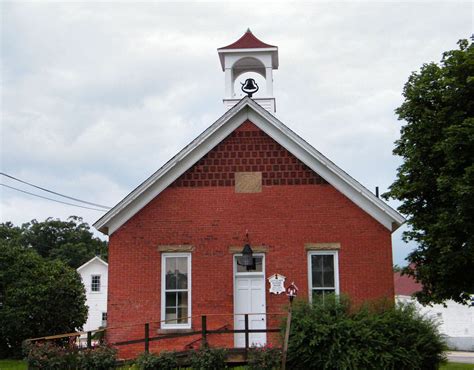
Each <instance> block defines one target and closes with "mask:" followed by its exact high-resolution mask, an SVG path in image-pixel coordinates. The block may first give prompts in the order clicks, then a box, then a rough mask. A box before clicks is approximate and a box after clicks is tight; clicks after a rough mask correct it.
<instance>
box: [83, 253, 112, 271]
mask: <svg viewBox="0 0 474 370" xmlns="http://www.w3.org/2000/svg"><path fill="white" fill-rule="evenodd" d="M94 261H99V262H101V263H102V264H104V265H105V266H106V267H109V264H108V263H107V262H105V261H104V260H103V259H102V258H100V257H99V256H95V257H94V258H91V259H90V260H89V261H87V262H86V263H84V264H83V265H81V266H79V267H78V268H77V269H76V271H80V270H82V269H84V267H86V266H88V265H89V264H91V263H92V262H94Z"/></svg>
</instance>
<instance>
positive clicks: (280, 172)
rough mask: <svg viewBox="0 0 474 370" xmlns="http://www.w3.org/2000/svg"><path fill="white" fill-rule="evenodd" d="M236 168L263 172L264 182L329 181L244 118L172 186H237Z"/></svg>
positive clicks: (237, 169)
mask: <svg viewBox="0 0 474 370" xmlns="http://www.w3.org/2000/svg"><path fill="white" fill-rule="evenodd" d="M237 172H258V173H260V174H261V176H262V181H261V184H262V186H279V185H314V184H327V181H326V180H324V179H323V178H322V177H321V176H319V175H318V174H317V173H316V172H314V171H313V170H311V169H310V168H309V167H308V166H306V165H305V164H304V163H302V162H301V161H300V160H299V159H298V158H296V157H295V156H294V155H293V154H291V153H290V152H289V151H288V150H286V149H285V148H283V147H282V146H281V145H280V144H278V143H277V142H276V141H275V140H273V139H272V138H271V137H270V136H268V135H267V134H266V133H265V132H263V131H262V130H260V129H259V128H258V127H257V126H255V125H254V124H253V123H252V122H250V121H245V122H244V123H242V125H240V126H239V127H238V128H237V129H236V130H235V131H233V132H232V133H231V134H230V135H229V136H227V137H226V138H225V139H224V140H222V141H221V142H220V143H219V144H217V145H216V146H215V147H214V148H212V149H211V150H210V151H209V152H208V153H207V154H206V155H205V156H204V157H202V158H201V159H200V160H199V161H198V162H197V163H196V164H194V165H193V166H192V167H191V168H190V169H188V170H187V171H186V172H185V173H183V174H182V175H181V176H180V177H178V178H177V179H176V180H175V181H174V182H173V183H172V184H171V185H170V187H193V188H196V187H208V186H210V187H217V186H222V187H228V186H230V187H234V186H235V176H234V175H235V173H237Z"/></svg>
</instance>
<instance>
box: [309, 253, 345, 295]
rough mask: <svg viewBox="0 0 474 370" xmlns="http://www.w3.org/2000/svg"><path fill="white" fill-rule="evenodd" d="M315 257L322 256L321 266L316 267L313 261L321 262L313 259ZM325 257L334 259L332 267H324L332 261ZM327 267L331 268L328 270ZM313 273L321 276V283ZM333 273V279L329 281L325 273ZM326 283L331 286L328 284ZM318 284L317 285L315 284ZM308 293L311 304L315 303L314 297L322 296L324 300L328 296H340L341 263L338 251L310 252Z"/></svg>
mask: <svg viewBox="0 0 474 370" xmlns="http://www.w3.org/2000/svg"><path fill="white" fill-rule="evenodd" d="M313 256H322V257H323V258H322V259H319V261H321V262H320V265H319V266H314V265H313V261H315V262H319V261H318V260H317V259H313ZM325 256H331V257H332V266H328V265H326V266H325V265H324V262H325V261H326V262H327V261H328V260H330V259H326V258H324V257H325ZM325 267H329V268H328V269H327V270H326V269H325ZM313 272H315V273H317V274H320V276H319V277H320V278H321V279H320V281H319V282H318V281H317V279H315V278H316V277H315V276H313ZM329 272H332V277H331V278H330V279H327V275H325V273H326V274H327V273H329ZM328 280H329V281H328ZM326 281H327V282H328V283H331V284H326ZM315 283H316V284H315ZM308 287H309V289H308V293H309V300H310V302H312V301H313V295H315V294H318V295H322V296H323V298H324V296H325V295H326V294H336V295H338V294H339V261H338V251H310V252H308Z"/></svg>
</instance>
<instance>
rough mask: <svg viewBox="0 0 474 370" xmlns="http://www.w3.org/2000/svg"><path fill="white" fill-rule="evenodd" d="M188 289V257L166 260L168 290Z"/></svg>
mask: <svg viewBox="0 0 474 370" xmlns="http://www.w3.org/2000/svg"><path fill="white" fill-rule="evenodd" d="M187 288H188V259H187V258H186V257H169V258H166V289H187Z"/></svg>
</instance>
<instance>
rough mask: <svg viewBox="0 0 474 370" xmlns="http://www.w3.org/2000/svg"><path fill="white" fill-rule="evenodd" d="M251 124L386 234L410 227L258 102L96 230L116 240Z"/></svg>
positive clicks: (230, 115)
mask: <svg viewBox="0 0 474 370" xmlns="http://www.w3.org/2000/svg"><path fill="white" fill-rule="evenodd" d="M247 120H249V121H251V122H252V123H253V124H255V125H256V126H257V127H258V128H259V129H260V130H262V131H263V132H265V133H266V134H267V135H268V136H270V137H271V138H272V139H273V140H275V141H276V142H277V143H278V144H280V145H281V146H282V147H284V148H285V149H286V150H288V151H289V152H290V153H292V154H293V155H294V156H295V157H296V158H298V159H299V160H300V161H301V162H302V163H304V164H305V165H306V166H308V167H309V168H310V169H311V170H313V171H314V172H315V173H317V174H318V175H319V176H321V177H322V178H323V179H324V180H325V181H327V182H328V183H329V184H331V185H332V186H334V187H335V188H336V189H337V190H339V191H340V192H341V193H342V194H344V195H345V196H346V197H348V198H349V199H350V200H351V201H353V202H354V203H355V204H356V205H358V206H359V207H360V208H362V209H363V210H364V211H365V212H367V213H368V214H369V215H371V216H372V217H373V218H375V219H376V220H377V221H378V222H380V223H381V224H382V225H384V226H385V227H386V228H387V229H389V230H391V231H394V230H396V229H397V228H398V227H399V226H400V225H401V224H403V223H404V222H405V219H404V218H403V217H402V216H401V215H400V214H399V213H398V212H397V211H395V210H394V209H392V208H391V207H390V206H388V205H387V204H386V203H384V202H383V201H382V200H381V199H379V198H377V197H376V196H375V195H374V194H373V193H372V192H370V191H369V190H368V189H366V188H365V187H364V186H362V185H361V184H360V183H359V182H357V181H356V180H355V179H353V178H352V177H350V176H349V175H348V174H347V173H346V172H344V171H343V170H342V169H340V168H339V167H337V166H336V165H335V164H334V163H332V162H331V161H330V160H329V159H327V158H326V157H325V156H323V155H322V154H321V153H320V152H318V151H317V150H316V149H314V148H313V147H312V146H311V145H309V144H308V143H307V142H306V141H304V140H303V139H302V138H301V137H299V136H298V135H297V134H295V133H294V132H293V131H291V130H290V129H289V128H288V127H286V126H285V125H284V124H283V123H282V122H280V121H279V120H278V119H277V118H276V117H274V116H273V115H272V114H270V113H269V112H267V111H266V110H265V109H264V108H262V107H261V106H260V105H258V104H257V103H256V102H255V101H253V100H252V99H250V98H248V97H245V98H243V99H242V100H241V101H240V102H239V103H238V104H237V105H235V106H234V107H233V108H232V109H230V110H229V111H227V112H226V113H225V114H224V115H223V116H221V117H220V118H219V119H218V120H217V121H216V122H215V123H214V124H212V125H211V126H210V127H209V128H208V129H206V130H205V131H204V132H203V133H202V134H201V135H199V136H198V137H197V138H196V139H195V140H193V141H192V142H191V143H190V144H189V145H188V146H186V147H185V148H184V149H183V150H181V151H180V152H179V153H178V154H177V155H176V156H174V157H173V158H172V159H171V160H169V161H168V162H167V163H166V164H165V165H164V166H163V167H161V168H160V169H159V170H158V171H156V172H155V173H154V174H153V175H152V176H150V177H149V178H148V179H147V180H145V181H144V182H143V183H142V184H141V185H139V186H138V187H137V188H136V189H135V190H133V191H132V192H131V193H130V194H129V195H127V196H126V197H125V198H124V199H123V200H122V201H121V202H120V203H118V204H117V205H116V206H115V207H114V208H112V209H111V210H110V211H109V212H107V213H106V214H105V215H104V216H103V217H102V218H100V219H99V220H98V221H97V222H96V223H95V224H94V227H95V228H96V229H98V230H99V231H101V232H103V233H106V234H109V235H110V234H112V233H113V232H114V231H116V230H117V229H118V228H119V227H120V226H121V225H123V224H124V223H125V222H127V221H128V220H129V219H130V218H131V217H132V216H133V215H135V214H136V213H137V212H138V211H139V210H140V209H142V208H143V207H144V206H145V205H147V204H148V203H149V202H150V201H151V200H153V199H154V198H155V197H156V196H157V195H158V194H160V193H161V192H162V191H163V190H165V189H166V188H167V187H168V186H170V185H171V184H172V183H173V182H174V181H175V180H176V179H178V178H179V177H180V176H181V175H182V174H184V173H185V172H186V171H187V170H188V169H190V168H191V167H192V166H193V165H194V164H196V163H197V162H198V161H199V160H200V159H201V158H203V157H204V156H205V155H206V154H207V153H208V152H209V151H210V150H211V149H212V148H214V147H215V146H216V145H218V144H219V143H220V142H222V140H224V139H225V138H226V137H227V136H228V135H229V134H231V133H232V132H233V131H234V130H236V129H237V128H238V127H239V126H241V125H242V123H244V122H245V121H247Z"/></svg>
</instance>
